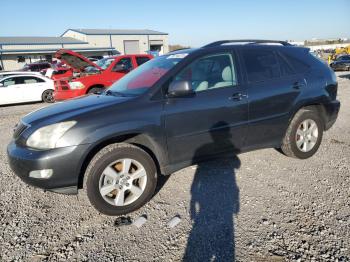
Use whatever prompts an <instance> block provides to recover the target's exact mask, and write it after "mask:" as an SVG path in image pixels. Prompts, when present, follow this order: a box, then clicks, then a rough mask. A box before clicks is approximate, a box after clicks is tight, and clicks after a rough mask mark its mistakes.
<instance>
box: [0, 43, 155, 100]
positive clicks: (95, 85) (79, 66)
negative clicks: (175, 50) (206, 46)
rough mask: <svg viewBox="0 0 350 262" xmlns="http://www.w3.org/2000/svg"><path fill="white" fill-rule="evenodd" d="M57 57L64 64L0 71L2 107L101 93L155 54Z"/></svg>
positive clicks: (67, 54)
mask: <svg viewBox="0 0 350 262" xmlns="http://www.w3.org/2000/svg"><path fill="white" fill-rule="evenodd" d="M56 57H57V58H58V59H60V61H61V62H60V63H57V64H55V65H50V64H49V63H47V62H40V63H33V64H29V65H26V66H25V70H26V71H11V72H0V79H1V80H0V95H1V99H0V105H8V104H14V103H23V102H34V101H44V102H47V103H52V102H54V101H55V100H57V101H60V100H65V99H69V98H74V97H77V96H81V95H85V94H88V93H97V92H101V91H102V90H104V89H105V88H108V87H109V86H110V85H112V84H113V83H114V82H115V81H117V80H119V79H120V78H121V77H123V76H124V75H125V74H127V73H128V72H130V71H131V70H133V69H134V68H136V67H138V66H140V65H141V64H143V63H145V62H147V61H148V60H150V59H152V58H153V57H152V56H151V55H124V56H113V57H106V58H101V59H100V60H98V61H96V62H92V61H91V60H93V59H96V58H94V57H89V58H86V57H84V56H82V55H80V54H78V53H75V52H73V51H70V50H64V49H62V50H59V51H57V53H56ZM34 65H35V66H34ZM48 65H49V67H48ZM25 76H28V77H25ZM45 76H46V77H45ZM44 82H45V84H43V83H44ZM25 87H27V88H25ZM19 92H24V93H23V94H22V93H19ZM26 93H28V94H29V93H31V95H26Z"/></svg>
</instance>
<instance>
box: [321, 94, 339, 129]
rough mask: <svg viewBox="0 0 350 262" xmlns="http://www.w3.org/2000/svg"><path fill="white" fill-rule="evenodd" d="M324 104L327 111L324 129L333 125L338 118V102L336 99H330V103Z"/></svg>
mask: <svg viewBox="0 0 350 262" xmlns="http://www.w3.org/2000/svg"><path fill="white" fill-rule="evenodd" d="M324 106H325V109H326V112H327V119H326V123H325V130H328V129H330V128H331V127H332V126H333V125H334V123H335V121H336V120H337V118H338V113H339V109H340V102H339V101H338V100H335V101H332V102H331V103H328V104H325V105H324Z"/></svg>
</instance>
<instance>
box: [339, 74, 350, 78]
mask: <svg viewBox="0 0 350 262" xmlns="http://www.w3.org/2000/svg"><path fill="white" fill-rule="evenodd" d="M338 77H340V78H346V79H350V74H346V75H339V76H338Z"/></svg>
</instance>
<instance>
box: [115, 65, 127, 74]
mask: <svg viewBox="0 0 350 262" xmlns="http://www.w3.org/2000/svg"><path fill="white" fill-rule="evenodd" d="M113 72H118V73H127V72H129V70H128V69H127V68H126V66H125V65H124V64H120V65H116V66H115V67H114V68H113Z"/></svg>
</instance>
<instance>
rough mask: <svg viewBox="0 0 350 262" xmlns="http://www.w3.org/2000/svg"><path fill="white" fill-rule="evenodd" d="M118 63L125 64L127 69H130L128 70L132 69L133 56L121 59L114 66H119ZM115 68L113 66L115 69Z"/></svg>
mask: <svg viewBox="0 0 350 262" xmlns="http://www.w3.org/2000/svg"><path fill="white" fill-rule="evenodd" d="M118 65H124V67H125V70H128V71H130V70H132V68H133V66H132V62H131V58H122V59H120V60H119V61H118V63H116V64H115V65H114V68H115V67H116V66H118ZM114 68H113V69H114Z"/></svg>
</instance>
